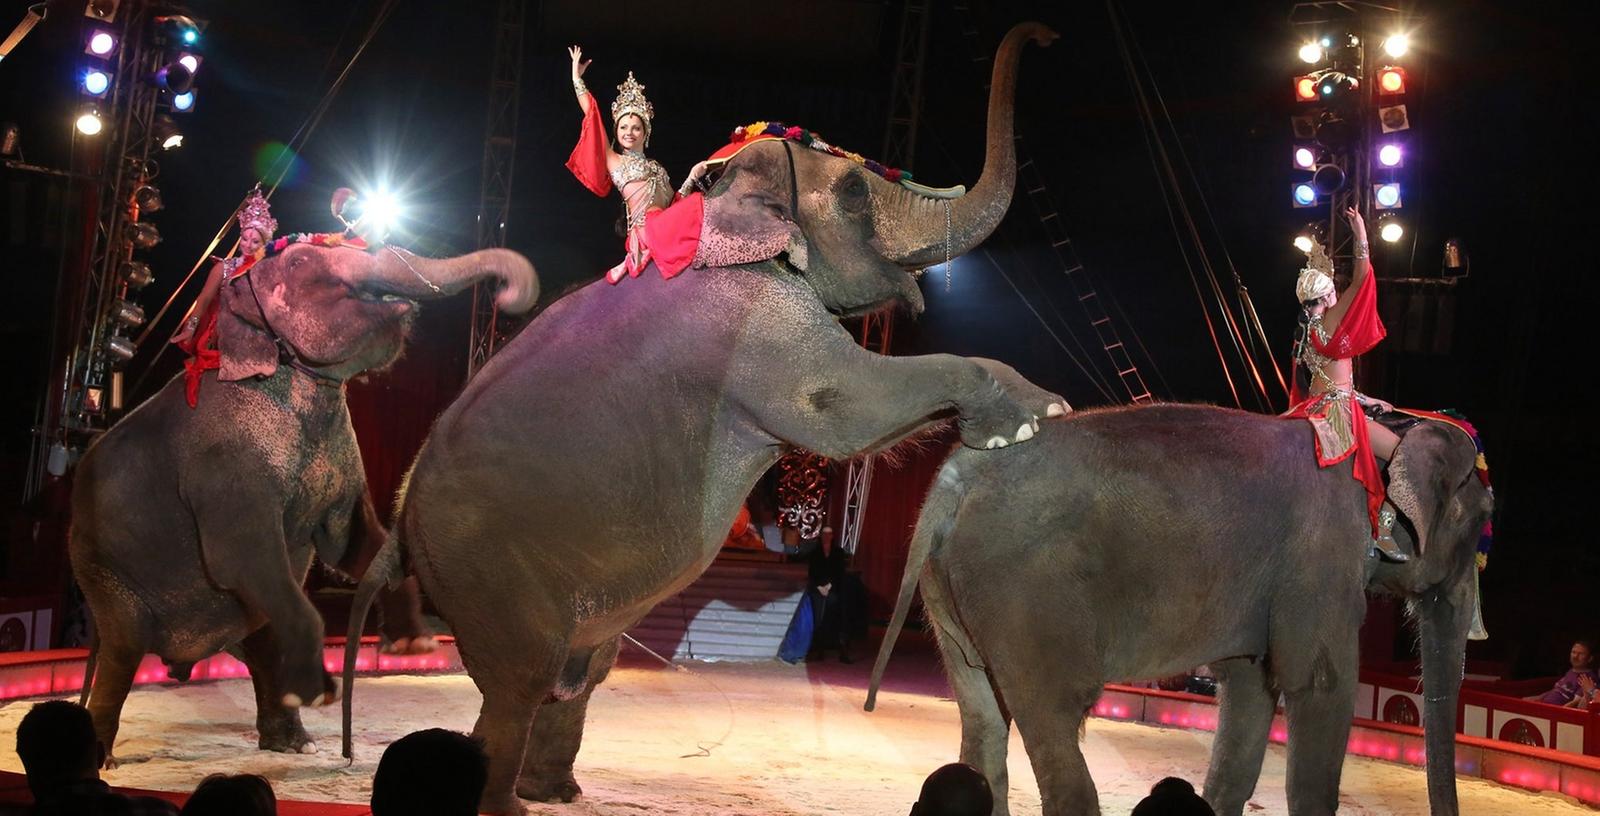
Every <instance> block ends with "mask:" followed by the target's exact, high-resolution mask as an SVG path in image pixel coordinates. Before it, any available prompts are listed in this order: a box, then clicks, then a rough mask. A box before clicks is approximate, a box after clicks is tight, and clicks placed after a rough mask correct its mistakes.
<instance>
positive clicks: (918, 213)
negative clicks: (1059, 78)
mask: <svg viewBox="0 0 1600 816" xmlns="http://www.w3.org/2000/svg"><path fill="white" fill-rule="evenodd" d="M1057 36H1058V35H1057V34H1056V33H1055V32H1054V31H1052V30H1050V28H1049V27H1047V26H1045V25H1043V24H1041V23H1022V24H1020V25H1018V26H1016V27H1014V28H1012V29H1011V31H1010V32H1009V33H1007V34H1006V38H1005V40H1004V41H1002V42H1001V43H1000V49H999V51H998V52H997V53H996V54H995V60H994V74H993V77H992V78H991V80H990V85H989V127H988V135H987V147H986V149H985V155H984V163H983V175H982V176H980V177H979V178H978V183H977V184H976V185H974V186H973V188H972V190H971V191H969V192H968V193H967V194H966V195H963V196H961V197H960V198H956V199H936V198H929V197H927V196H923V195H919V194H917V193H914V192H912V191H910V190H908V189H906V188H905V187H902V186H899V185H896V186H895V187H894V188H893V192H892V193H889V192H879V193H878V197H879V198H880V200H879V201H875V202H874V204H875V205H881V209H880V210H879V211H880V212H884V213H886V214H888V215H887V217H886V218H884V219H882V220H881V221H880V224H879V226H880V228H881V229H880V233H879V234H880V241H881V248H882V252H883V254H884V257H886V258H888V259H889V260H891V261H893V262H895V263H897V264H899V265H901V266H903V267H906V268H921V267H926V266H930V265H932V264H936V263H940V262H943V261H944V260H945V257H946V253H947V251H948V255H949V257H955V256H957V255H961V254H963V253H966V252H968V251H969V250H971V249H972V248H974V247H976V246H977V245H978V244H980V243H982V242H983V240H984V239H985V238H987V237H989V234H990V233H992V232H994V230H995V228H996V227H998V226H1000V219H1002V218H1004V217H1005V214H1006V209H1007V208H1008V207H1010V206H1011V194H1012V192H1013V190H1014V189H1015V187H1016V183H1017V153H1016V144H1015V142H1014V141H1013V140H1012V128H1011V124H1012V122H1011V120H1012V111H1013V107H1014V105H1013V97H1014V92H1015V90H1016V83H1017V63H1018V61H1019V60H1020V59H1021V57H1022V48H1023V46H1024V45H1026V44H1027V42H1028V41H1029V40H1032V41H1033V42H1035V43H1038V44H1039V45H1041V46H1047V45H1049V44H1050V43H1051V42H1053V41H1055V39H1056V37H1057Z"/></svg>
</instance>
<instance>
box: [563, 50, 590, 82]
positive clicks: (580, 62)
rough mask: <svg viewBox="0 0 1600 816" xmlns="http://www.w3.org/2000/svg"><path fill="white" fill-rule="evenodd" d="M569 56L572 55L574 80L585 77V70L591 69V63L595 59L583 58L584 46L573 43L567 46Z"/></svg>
mask: <svg viewBox="0 0 1600 816" xmlns="http://www.w3.org/2000/svg"><path fill="white" fill-rule="evenodd" d="M567 56H569V57H572V79H573V81H574V82H576V81H577V80H579V79H581V78H582V77H583V72H584V71H587V70H589V63H591V62H594V60H586V59H584V58H583V46H581V45H573V46H569V47H568V48H567Z"/></svg>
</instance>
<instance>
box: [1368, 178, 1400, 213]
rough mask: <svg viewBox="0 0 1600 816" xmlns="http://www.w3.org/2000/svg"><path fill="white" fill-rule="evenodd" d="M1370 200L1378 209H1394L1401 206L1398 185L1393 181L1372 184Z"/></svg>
mask: <svg viewBox="0 0 1600 816" xmlns="http://www.w3.org/2000/svg"><path fill="white" fill-rule="evenodd" d="M1372 200H1373V201H1374V202H1376V203H1377V206H1378V209H1380V210H1394V209H1399V208H1400V207H1401V206H1403V205H1402V204H1401V201H1400V185H1399V184H1397V183H1395V182H1389V183H1388V184H1374V185H1372Z"/></svg>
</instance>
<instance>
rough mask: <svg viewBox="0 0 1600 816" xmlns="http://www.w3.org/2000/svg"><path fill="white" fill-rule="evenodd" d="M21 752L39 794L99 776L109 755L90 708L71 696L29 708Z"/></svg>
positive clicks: (19, 734)
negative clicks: (104, 747) (96, 730)
mask: <svg viewBox="0 0 1600 816" xmlns="http://www.w3.org/2000/svg"><path fill="white" fill-rule="evenodd" d="M17 756H19V757H21V758H22V768H23V770H24V771H26V772H27V774H28V788H29V790H32V791H33V795H34V797H35V798H38V796H39V795H40V792H41V791H43V790H48V789H50V788H54V787H58V786H60V785H64V784H67V783H70V782H78V781H82V780H85V779H99V778H100V764H101V762H102V761H103V760H104V759H105V753H104V752H103V751H102V750H101V748H100V740H99V739H98V738H96V737H95V735H94V719H93V718H92V717H90V716H89V710H88V709H86V708H84V707H83V706H81V705H78V704H77V703H73V702H69V701H67V700H50V701H48V702H43V703H39V704H37V705H35V706H34V707H33V708H32V709H30V710H29V711H28V713H27V715H26V716H24V717H23V718H22V722H21V723H20V724H19V725H18V726H17Z"/></svg>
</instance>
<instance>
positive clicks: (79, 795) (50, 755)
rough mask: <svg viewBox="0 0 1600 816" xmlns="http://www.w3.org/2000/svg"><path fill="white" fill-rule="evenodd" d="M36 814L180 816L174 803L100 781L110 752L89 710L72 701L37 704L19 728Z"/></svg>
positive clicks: (19, 748) (20, 748)
mask: <svg viewBox="0 0 1600 816" xmlns="http://www.w3.org/2000/svg"><path fill="white" fill-rule="evenodd" d="M17 756H18V757H21V759H22V767H23V769H24V770H25V771H27V773H28V789H29V790H31V791H33V813H34V814H36V816H151V815H153V816H178V808H177V807H176V806H174V805H173V804H172V803H171V802H168V801H165V800H162V799H154V798H151V797H148V796H123V795H122V794H120V793H114V792H112V790H111V787H110V786H109V785H107V784H106V783H104V782H102V781H100V765H101V764H102V763H104V762H105V758H106V752H105V748H104V746H102V745H101V744H100V740H98V739H97V738H95V735H94V720H93V719H92V718H91V717H90V716H89V710H88V709H86V708H84V707H83V706H80V705H78V704H77V703H72V702H68V701H66V700H51V701H49V702H44V703H39V704H38V705H35V706H34V707H33V708H32V709H31V710H30V711H29V712H28V714H27V716H25V717H23V718H22V723H21V724H20V725H18V726H17Z"/></svg>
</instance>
